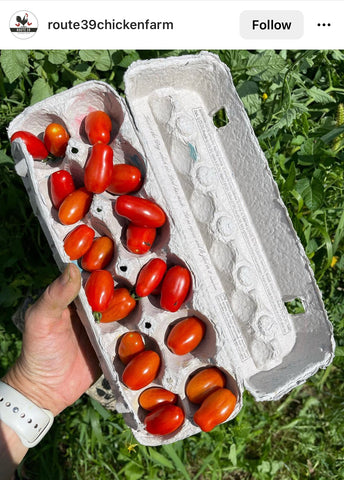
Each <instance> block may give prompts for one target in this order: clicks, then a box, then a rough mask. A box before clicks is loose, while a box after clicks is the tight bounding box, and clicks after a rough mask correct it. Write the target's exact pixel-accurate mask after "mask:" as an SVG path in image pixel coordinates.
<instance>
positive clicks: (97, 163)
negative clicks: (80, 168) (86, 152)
mask: <svg viewBox="0 0 344 480" xmlns="http://www.w3.org/2000/svg"><path fill="white" fill-rule="evenodd" d="M112 169H113V150H112V148H111V147H110V146H109V145H105V144H103V143H96V144H95V145H93V147H92V151H91V155H90V157H89V159H88V160H87V162H86V166H85V176H84V183H85V187H86V188H87V190H88V191H89V192H93V193H102V192H104V191H105V190H106V188H107V187H108V186H109V184H110V182H111V177H112Z"/></svg>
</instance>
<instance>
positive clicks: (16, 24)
mask: <svg viewBox="0 0 344 480" xmlns="http://www.w3.org/2000/svg"><path fill="white" fill-rule="evenodd" d="M37 29H38V20H37V18H36V17H35V15H34V14H33V13H32V12H29V11H28V10H19V11H18V12H15V13H14V14H13V15H12V17H11V19H10V30H11V32H12V33H13V35H14V36H15V37H16V38H20V39H22V40H26V39H28V38H31V37H32V36H33V35H34V34H35V33H36V32H37Z"/></svg>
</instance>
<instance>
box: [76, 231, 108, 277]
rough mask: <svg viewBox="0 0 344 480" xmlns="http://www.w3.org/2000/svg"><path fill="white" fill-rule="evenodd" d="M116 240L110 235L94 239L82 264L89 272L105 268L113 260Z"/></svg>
mask: <svg viewBox="0 0 344 480" xmlns="http://www.w3.org/2000/svg"><path fill="white" fill-rule="evenodd" d="M114 249H115V247H114V242H113V240H111V238H109V237H105V236H104V237H98V238H95V239H94V240H93V243H92V245H91V247H90V248H89V250H87V251H86V253H85V254H84V256H83V257H82V259H81V266H82V268H83V269H84V270H87V271H88V272H93V270H103V269H104V268H105V267H106V266H107V265H108V264H109V263H110V262H111V260H112V257H113V253H114Z"/></svg>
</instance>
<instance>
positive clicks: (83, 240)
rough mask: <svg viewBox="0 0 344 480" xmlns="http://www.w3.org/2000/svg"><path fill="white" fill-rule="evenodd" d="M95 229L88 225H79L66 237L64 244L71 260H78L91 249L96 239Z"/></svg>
mask: <svg viewBox="0 0 344 480" xmlns="http://www.w3.org/2000/svg"><path fill="white" fill-rule="evenodd" d="M94 234H95V232H94V230H93V228H91V227H88V226H87V225H79V226H78V227H76V228H74V230H72V231H71V232H69V233H68V235H67V236H66V237H65V239H64V242H63V246H64V250H65V252H66V254H67V255H68V256H69V258H70V259H71V260H78V258H80V257H82V256H83V255H84V253H86V252H87V250H89V248H90V247H91V245H92V242H93V239H94Z"/></svg>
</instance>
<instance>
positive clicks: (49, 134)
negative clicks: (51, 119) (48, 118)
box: [43, 123, 69, 157]
mask: <svg viewBox="0 0 344 480" xmlns="http://www.w3.org/2000/svg"><path fill="white" fill-rule="evenodd" d="M43 140H44V144H45V146H46V147H47V149H48V151H49V153H51V154H52V155H54V156H55V157H63V156H64V155H65V153H66V148H67V145H68V140H69V134H68V132H67V130H66V129H65V128H64V127H63V126H62V125H60V124H59V123H50V124H49V125H48V126H47V128H46V129H45V132H44V139H43Z"/></svg>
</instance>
